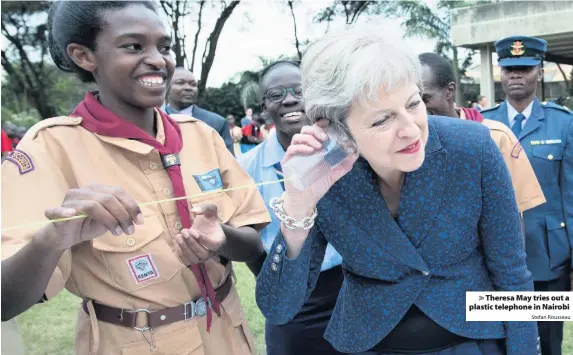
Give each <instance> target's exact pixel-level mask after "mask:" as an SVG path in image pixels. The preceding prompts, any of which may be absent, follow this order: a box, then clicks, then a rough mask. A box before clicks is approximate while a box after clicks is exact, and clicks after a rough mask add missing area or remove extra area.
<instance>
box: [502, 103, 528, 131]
mask: <svg viewBox="0 0 573 355" xmlns="http://www.w3.org/2000/svg"><path fill="white" fill-rule="evenodd" d="M534 101H535V100H532V101H531V102H530V103H529V105H527V107H526V108H525V110H523V112H521V113H522V114H523V115H524V116H525V119H524V120H523V121H521V129H523V128H524V127H525V124H526V123H527V120H528V119H529V117H530V116H531V112H532V111H533V102H534ZM517 115H519V112H517V110H516V109H515V108H514V107H513V106H511V104H510V103H509V101H507V120H508V121H509V127H513V121H514V120H515V116H517Z"/></svg>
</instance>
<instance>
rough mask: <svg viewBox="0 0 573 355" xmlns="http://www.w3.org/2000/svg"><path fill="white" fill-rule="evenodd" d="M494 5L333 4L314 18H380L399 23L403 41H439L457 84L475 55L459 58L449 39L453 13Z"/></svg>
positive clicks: (445, 1) (400, 0)
mask: <svg viewBox="0 0 573 355" xmlns="http://www.w3.org/2000/svg"><path fill="white" fill-rule="evenodd" d="M489 2H491V1H483V0H479V1H450V0H438V1H437V2H436V9H435V10H433V9H432V8H430V7H429V6H428V4H427V3H426V2H422V1H415V0H414V1H412V0H397V1H334V3H333V4H332V5H331V6H329V7H327V8H325V9H323V10H322V11H321V12H320V13H319V15H318V16H317V17H316V18H315V20H316V21H317V22H330V21H332V20H333V19H334V18H335V17H337V16H344V17H345V18H346V23H347V24H354V23H356V22H357V21H358V19H359V18H360V16H361V15H362V16H363V15H366V16H369V15H381V16H384V17H386V18H390V19H399V20H401V24H402V26H403V28H404V30H405V34H404V37H419V38H427V39H433V40H436V42H437V44H436V48H435V51H436V53H438V54H440V55H442V56H444V57H446V58H448V59H450V60H451V61H452V64H453V66H454V74H455V76H456V84H457V87H458V88H461V86H460V82H461V79H462V78H463V77H465V75H466V70H467V69H468V68H469V67H470V66H471V64H472V61H473V55H474V54H475V53H474V51H468V52H467V54H466V55H465V56H464V57H462V58H460V53H459V50H458V48H457V47H455V46H454V45H453V43H452V38H451V36H450V33H451V26H452V16H451V13H452V10H454V9H458V8H461V7H468V6H478V5H481V4H484V3H489ZM456 102H458V103H461V102H462V91H461V90H459V89H458V90H456Z"/></svg>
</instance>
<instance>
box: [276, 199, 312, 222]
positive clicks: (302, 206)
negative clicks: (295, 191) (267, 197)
mask: <svg viewBox="0 0 573 355" xmlns="http://www.w3.org/2000/svg"><path fill="white" fill-rule="evenodd" d="M315 208H316V206H315V205H314V204H312V203H311V204H309V203H307V202H300V201H298V199H296V198H295V199H293V198H292V196H291V195H290V194H289V193H288V192H285V193H284V194H283V211H284V213H285V214H286V215H287V216H289V217H292V218H294V219H296V220H297V221H300V220H302V219H303V218H305V217H310V216H312V214H313V213H314V210H315Z"/></svg>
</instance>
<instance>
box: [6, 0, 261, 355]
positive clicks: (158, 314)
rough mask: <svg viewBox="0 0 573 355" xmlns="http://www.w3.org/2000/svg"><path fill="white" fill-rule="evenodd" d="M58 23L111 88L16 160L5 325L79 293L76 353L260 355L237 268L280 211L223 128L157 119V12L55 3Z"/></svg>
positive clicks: (53, 47)
mask: <svg viewBox="0 0 573 355" xmlns="http://www.w3.org/2000/svg"><path fill="white" fill-rule="evenodd" d="M49 23H50V25H51V28H50V31H49V33H50V38H49V43H50V53H51V55H52V58H53V59H54V62H55V63H56V65H57V66H58V67H59V68H61V69H64V70H66V71H71V72H74V73H75V74H77V75H78V76H79V77H80V78H81V79H82V80H84V81H87V82H95V84H96V85H97V88H98V91H97V92H92V93H88V94H87V95H86V98H85V99H84V100H83V101H82V102H81V103H80V104H79V105H78V106H77V108H76V109H75V111H74V112H73V113H72V115H70V116H69V117H68V116H66V117H58V118H51V119H46V120H43V121H42V122H40V123H38V124H37V125H35V126H34V127H33V128H31V129H30V131H29V132H28V133H27V134H26V136H25V137H24V139H23V140H22V142H20V145H19V147H18V148H19V149H18V150H15V151H14V152H12V153H10V155H9V156H8V157H7V158H6V160H4V162H3V164H2V206H3V207H4V208H2V228H4V229H3V230H2V257H3V261H2V320H3V321H4V320H8V319H12V318H13V317H14V316H17V315H18V314H20V313H22V312H24V311H25V310H26V309H28V308H29V307H31V306H32V305H33V304H34V303H36V302H38V301H39V300H50V299H51V298H53V297H54V296H55V295H56V294H57V293H58V292H59V291H61V290H62V289H64V288H66V289H67V290H68V291H70V292H71V293H73V294H75V295H76V296H78V297H81V298H82V299H83V302H82V304H81V306H80V307H79V310H78V311H79V314H78V321H77V332H76V342H75V343H76V351H75V353H76V354H80V355H84V354H92V355H104V354H105V355H107V354H124V355H136V354H137V355H140V354H171V355H183V354H185V355H199V354H202V355H220V354H229V355H248V354H252V353H253V351H254V347H253V342H252V335H251V334H250V332H249V329H248V326H247V324H246V321H245V317H244V314H243V311H242V308H241V304H240V299H239V296H238V294H237V290H236V288H235V285H234V282H233V280H232V278H231V274H232V266H231V263H230V260H237V261H252V260H254V259H256V258H258V257H259V256H260V254H261V253H262V252H263V247H262V243H261V240H260V236H259V234H258V232H257V231H258V230H260V229H262V228H263V227H264V226H265V225H266V224H267V223H268V222H269V215H268V212H267V209H266V207H265V204H264V202H263V200H262V198H261V197H260V194H259V193H258V192H257V190H256V189H255V188H252V187H251V188H245V187H249V185H251V184H252V179H251V178H250V177H249V176H248V175H247V174H246V173H245V172H244V171H243V170H242V169H241V167H240V166H239V164H238V163H237V162H236V160H235V159H234V157H233V155H232V154H231V153H230V152H229V151H228V150H227V148H226V147H225V144H224V142H223V140H222V139H221V137H220V136H219V134H218V133H217V132H216V131H215V130H213V129H212V128H210V127H209V126H207V125H205V124H202V123H201V122H200V121H198V120H197V119H194V118H193V117H190V116H185V115H179V116H177V117H175V116H174V117H169V116H167V115H166V114H165V113H164V112H162V111H161V110H157V109H156V108H157V107H159V106H160V105H161V103H162V102H163V99H164V97H165V92H166V89H167V83H168V82H169V80H170V78H171V76H172V75H173V71H174V67H175V63H174V60H173V58H172V57H171V54H170V45H171V39H170V36H169V30H168V29H167V28H166V27H165V26H164V24H163V22H162V20H161V17H160V16H159V14H157V12H156V10H155V7H154V4H153V3H152V2H148V1H105V2H104V1H63V2H55V3H54V4H53V5H52V8H51V11H50V15H49ZM227 188H230V189H231V190H227V191H224V190H225V189H227ZM186 196H189V197H188V198H187V197H186ZM174 198H180V199H178V200H177V201H174ZM188 199H189V200H190V201H188ZM158 200H161V203H158V202H157V201H158ZM78 215H83V217H84V218H81V219H80V218H78V219H66V218H71V217H75V216H78ZM44 216H45V217H47V218H49V219H51V220H53V219H60V218H64V219H65V220H63V221H61V220H60V221H58V222H55V223H50V224H46V225H44V226H38V225H36V224H33V223H32V224H30V222H33V221H38V220H42V219H44V218H45V217H44ZM22 225H24V226H22ZM11 226H12V227H14V226H19V228H11V229H7V228H10V227H11ZM49 331H50V330H49V329H46V332H49Z"/></svg>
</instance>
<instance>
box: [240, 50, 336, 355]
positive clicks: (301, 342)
mask: <svg viewBox="0 0 573 355" xmlns="http://www.w3.org/2000/svg"><path fill="white" fill-rule="evenodd" d="M301 81H302V77H301V72H300V68H299V64H298V63H296V62H290V61H279V62H275V63H273V64H271V65H269V66H268V67H267V68H265V69H264V70H263V72H262V73H261V79H260V90H261V94H262V104H261V109H262V111H263V112H265V114H266V115H267V117H269V118H271V119H272V121H273V122H274V124H275V130H273V131H272V132H271V133H270V134H269V136H268V138H267V140H265V141H264V142H263V143H261V144H259V145H258V146H256V147H255V148H254V149H252V150H250V151H249V152H247V153H245V154H244V155H242V156H241V157H240V158H239V164H241V166H242V167H243V169H245V171H246V172H247V173H248V174H249V175H250V176H251V177H252V178H253V179H254V180H255V182H263V181H274V180H278V179H282V177H283V175H282V168H281V163H280V162H281V160H282V158H283V157H284V155H285V151H286V149H287V148H288V146H289V145H290V143H291V139H292V137H293V136H294V135H295V134H297V133H300V130H301V129H302V127H303V126H305V125H308V124H310V122H309V121H308V119H307V117H306V115H305V113H304V104H303V100H302V88H301ZM259 192H260V193H261V195H262V196H263V199H264V201H265V203H266V204H267V208H268V209H269V211H271V209H270V207H269V201H270V200H271V199H273V198H275V197H280V196H281V195H282V194H283V192H284V186H282V184H281V183H275V184H267V185H262V186H259ZM279 228H280V221H279V220H278V219H277V217H276V216H275V215H274V213H271V224H269V225H268V226H267V227H266V228H265V229H264V230H263V231H262V232H261V235H262V238H263V245H264V247H265V250H266V252H267V253H270V252H271V250H270V247H271V245H272V244H273V241H274V239H275V237H276V235H277V232H278V231H279ZM265 257H266V254H265V255H263V256H262V257H261V258H260V260H259V262H258V263H257V264H256V265H250V268H251V270H252V271H253V272H254V273H255V274H258V271H259V270H260V268H261V266H262V264H263V262H264V260H265ZM341 264H342V257H341V256H340V254H338V253H337V252H336V250H334V248H333V247H332V245H328V247H327V249H326V254H325V256H324V260H323V262H322V267H321V271H322V272H321V274H320V277H319V279H318V281H317V285H316V288H315V289H314V291H313V292H312V294H311V295H310V297H309V298H308V300H307V302H306V303H305V304H304V305H303V307H302V309H301V310H300V312H298V314H297V315H296V316H295V318H294V319H293V320H292V321H291V322H289V323H287V324H285V325H281V326H276V325H272V324H269V323H268V322H267V324H266V335H265V336H266V343H267V353H268V354H269V355H304V354H339V353H338V352H337V351H336V350H334V348H333V347H332V346H331V345H330V344H329V343H328V342H327V341H326V340H325V339H324V338H323V335H324V331H325V330H326V326H327V324H328V321H329V319H330V316H331V315H332V310H333V308H334V305H335V304H336V298H337V297H338V293H339V291H340V287H341V285H342V281H343V274H342V267H341Z"/></svg>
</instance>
